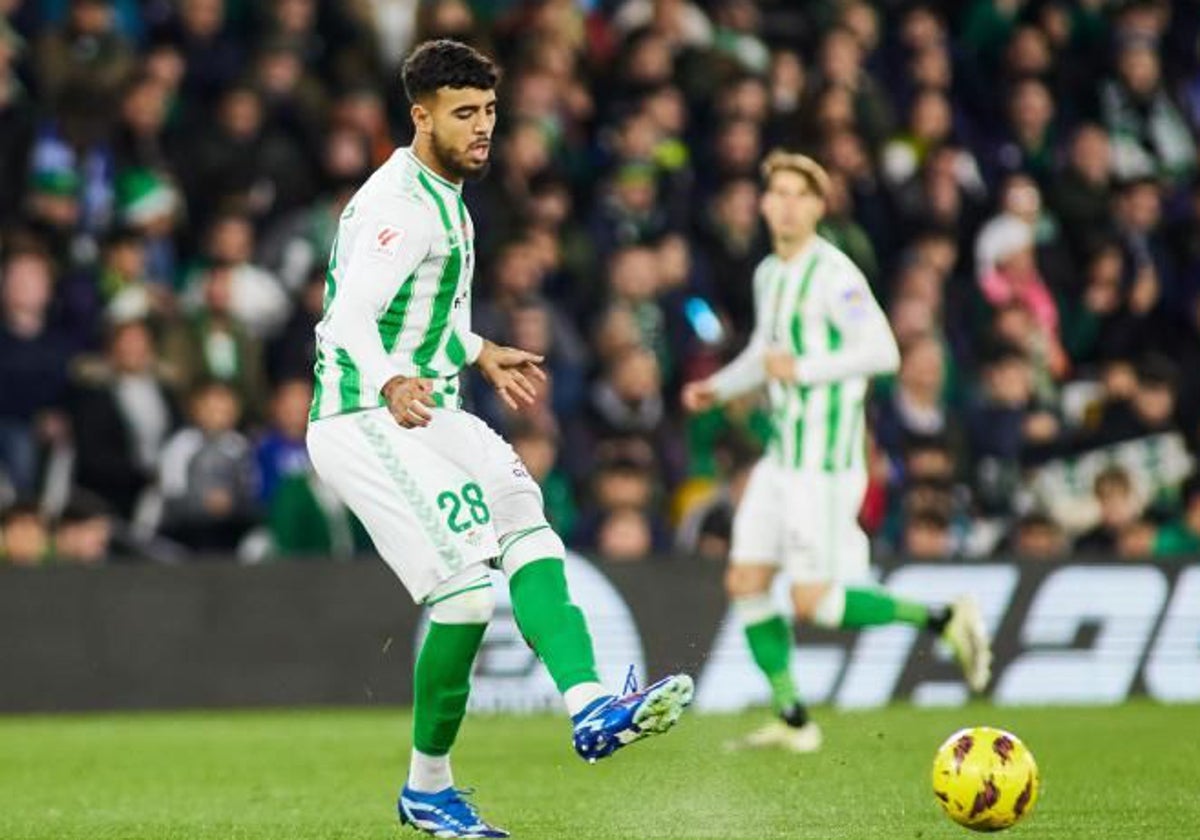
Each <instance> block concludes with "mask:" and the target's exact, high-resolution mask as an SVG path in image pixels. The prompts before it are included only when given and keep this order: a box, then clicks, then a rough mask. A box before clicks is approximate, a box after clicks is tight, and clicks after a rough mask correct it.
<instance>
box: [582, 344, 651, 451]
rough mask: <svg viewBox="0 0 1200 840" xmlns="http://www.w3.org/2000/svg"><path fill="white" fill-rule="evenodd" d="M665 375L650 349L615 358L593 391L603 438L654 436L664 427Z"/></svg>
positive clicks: (594, 405)
mask: <svg viewBox="0 0 1200 840" xmlns="http://www.w3.org/2000/svg"><path fill="white" fill-rule="evenodd" d="M661 375H662V374H661V372H660V370H659V366H658V362H657V360H656V359H655V358H654V354H653V353H651V352H650V351H649V350H645V349H634V350H627V351H626V352H624V353H623V354H621V355H620V356H618V357H617V358H616V359H614V360H613V361H612V363H611V364H610V366H609V368H608V370H607V371H606V372H605V375H604V378H603V379H601V380H600V382H598V383H597V385H596V387H595V388H594V389H593V390H592V412H593V414H594V417H595V420H596V428H597V430H598V432H599V434H600V436H601V437H622V436H625V435H646V436H654V435H656V434H658V433H659V432H660V431H662V430H663V422H664V420H665V409H666V406H665V404H664V402H663V399H662V394H661V390H660V388H661Z"/></svg>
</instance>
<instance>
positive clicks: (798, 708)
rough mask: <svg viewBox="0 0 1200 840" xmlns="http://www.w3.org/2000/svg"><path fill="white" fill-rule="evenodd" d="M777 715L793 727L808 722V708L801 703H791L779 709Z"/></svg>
mask: <svg viewBox="0 0 1200 840" xmlns="http://www.w3.org/2000/svg"><path fill="white" fill-rule="evenodd" d="M779 717H780V719H781V720H783V722H784V723H786V724H787V725H788V726H790V727H792V728H793V729H799V728H800V727H802V726H804V725H805V724H806V723H808V708H807V707H806V706H805V705H804V704H803V703H793V704H791V705H790V706H788V707H786V708H783V709H780V711H779Z"/></svg>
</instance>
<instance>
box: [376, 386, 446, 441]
mask: <svg viewBox="0 0 1200 840" xmlns="http://www.w3.org/2000/svg"><path fill="white" fill-rule="evenodd" d="M381 393H382V394H383V398H384V399H385V400H387V406H388V411H390V412H391V413H392V417H394V418H396V422H397V423H399V424H400V425H401V426H403V427H404V428H406V429H415V428H417V427H418V426H428V425H429V421H431V420H432V419H433V415H432V414H431V413H430V411H429V408H428V407H427V406H433V405H436V403H434V401H433V381H432V380H430V379H417V378H415V377H414V378H409V377H407V376H393V377H392V378H391V379H389V380H388V381H387V383H386V384H385V385H384V386H383V388H382V389H381Z"/></svg>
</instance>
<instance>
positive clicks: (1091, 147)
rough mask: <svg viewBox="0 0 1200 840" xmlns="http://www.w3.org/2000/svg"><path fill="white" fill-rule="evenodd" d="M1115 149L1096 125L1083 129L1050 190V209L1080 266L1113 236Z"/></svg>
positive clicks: (1080, 129)
mask: <svg viewBox="0 0 1200 840" xmlns="http://www.w3.org/2000/svg"><path fill="white" fill-rule="evenodd" d="M1112 194H1113V185H1112V148H1111V146H1110V144H1109V142H1108V135H1107V134H1105V133H1104V130H1103V129H1102V128H1100V127H1099V126H1097V125H1094V124H1091V123H1089V124H1086V125H1083V126H1080V128H1079V129H1078V130H1077V131H1076V133H1075V136H1074V138H1073V139H1072V140H1071V145H1070V157H1069V158H1068V160H1067V165H1066V166H1065V167H1063V169H1062V171H1061V172H1060V173H1059V175H1058V177H1057V178H1056V179H1055V181H1054V186H1053V187H1052V188H1051V190H1050V193H1049V196H1050V205H1051V206H1052V207H1053V208H1054V212H1055V213H1056V214H1057V215H1058V218H1059V221H1061V222H1062V226H1063V233H1064V235H1065V236H1066V239H1067V242H1068V243H1069V244H1070V246H1071V250H1072V253H1073V255H1074V257H1075V260H1076V262H1077V263H1081V262H1082V261H1083V258H1084V256H1085V255H1087V254H1089V253H1091V252H1092V251H1093V250H1094V249H1095V248H1096V247H1098V246H1099V245H1100V243H1101V242H1103V241H1104V239H1105V238H1106V237H1107V236H1110V235H1111V234H1112V217H1111V207H1110V203H1111V200H1112Z"/></svg>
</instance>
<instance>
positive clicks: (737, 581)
mask: <svg viewBox="0 0 1200 840" xmlns="http://www.w3.org/2000/svg"><path fill="white" fill-rule="evenodd" d="M773 573H774V570H773V569H771V568H770V567H768V566H741V565H733V566H730V567H729V568H728V569H726V570H725V593H726V594H727V595H728V596H729V597H730V598H731V599H734V600H737V599H741V598H752V597H754V596H756V595H762V594H763V593H764V592H766V591H767V590H768V589H769V588H770V586H771V578H772V577H773Z"/></svg>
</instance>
